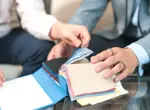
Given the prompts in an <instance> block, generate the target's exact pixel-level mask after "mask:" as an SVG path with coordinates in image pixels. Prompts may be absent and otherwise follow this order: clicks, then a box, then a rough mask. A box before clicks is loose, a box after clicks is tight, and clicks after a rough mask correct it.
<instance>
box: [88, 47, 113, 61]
mask: <svg viewBox="0 0 150 110" xmlns="http://www.w3.org/2000/svg"><path fill="white" fill-rule="evenodd" d="M110 56H112V51H111V50H110V49H107V50H105V51H103V52H101V53H99V54H97V55H96V56H93V57H91V63H93V64H95V63H98V62H100V61H103V60H105V59H107V58H108V57H110Z"/></svg>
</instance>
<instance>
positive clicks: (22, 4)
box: [0, 0, 90, 86]
mask: <svg viewBox="0 0 150 110" xmlns="http://www.w3.org/2000/svg"><path fill="white" fill-rule="evenodd" d="M12 5H14V6H16V10H17V14H18V15H19V17H20V20H21V21H20V23H21V26H22V27H21V26H20V25H14V20H13V18H15V17H12V15H13V14H14V13H12V12H13V11H12V10H11V9H12V8H11V6H12ZM16 18H17V17H16ZM89 40H90V35H89V33H88V31H87V29H86V27H85V26H80V25H71V24H65V23H62V22H60V21H58V20H57V18H56V17H54V16H52V15H48V14H47V13H46V11H45V8H44V2H43V0H0V50H1V53H0V63H5V64H6V63H9V64H19V65H22V66H23V71H22V73H21V76H24V75H28V74H31V73H33V72H34V71H35V70H37V69H38V68H39V67H40V66H41V62H42V61H45V60H51V59H54V58H58V57H66V56H69V55H70V54H71V51H69V52H68V51H67V50H68V49H69V50H72V49H73V48H74V47H79V46H81V47H87V46H88V44H89ZM54 41H60V42H59V43H58V44H56V45H55V43H54ZM54 45H55V46H54ZM58 52H59V53H58ZM54 53H55V55H54ZM10 74H11V73H10ZM3 81H4V75H3V72H2V71H0V86H1V85H2V82H3Z"/></svg>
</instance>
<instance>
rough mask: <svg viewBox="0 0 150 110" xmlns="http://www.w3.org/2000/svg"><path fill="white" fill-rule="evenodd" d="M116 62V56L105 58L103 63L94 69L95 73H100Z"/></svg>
mask: <svg viewBox="0 0 150 110" xmlns="http://www.w3.org/2000/svg"><path fill="white" fill-rule="evenodd" d="M117 62H118V59H117V55H115V56H110V57H109V58H107V59H106V60H105V61H103V62H102V63H100V64H99V65H98V66H97V67H96V69H95V70H96V72H100V71H102V70H104V69H106V68H108V67H111V66H112V65H114V64H116V63H117Z"/></svg>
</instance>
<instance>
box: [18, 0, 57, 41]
mask: <svg viewBox="0 0 150 110" xmlns="http://www.w3.org/2000/svg"><path fill="white" fill-rule="evenodd" d="M16 3H17V12H18V14H19V16H20V17H21V24H22V27H23V28H24V29H25V30H27V31H28V32H29V33H30V34H32V35H34V36H35V37H37V38H39V39H44V40H51V39H50V37H49V32H50V30H51V27H52V25H53V24H54V23H56V21H57V19H56V18H55V17H54V16H52V15H48V14H47V13H46V11H45V8H44V3H43V0H16Z"/></svg>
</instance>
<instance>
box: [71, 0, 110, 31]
mask: <svg viewBox="0 0 150 110" xmlns="http://www.w3.org/2000/svg"><path fill="white" fill-rule="evenodd" d="M107 4H108V0H83V2H82V3H81V5H80V7H79V9H78V10H77V11H76V12H75V14H74V15H73V17H72V18H71V19H70V20H69V23H70V24H79V25H84V26H86V27H87V28H88V31H89V32H90V33H91V32H92V30H93V29H94V28H95V27H96V24H97V22H98V20H99V19H100V17H101V16H103V14H104V11H105V9H106V6H107Z"/></svg>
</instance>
